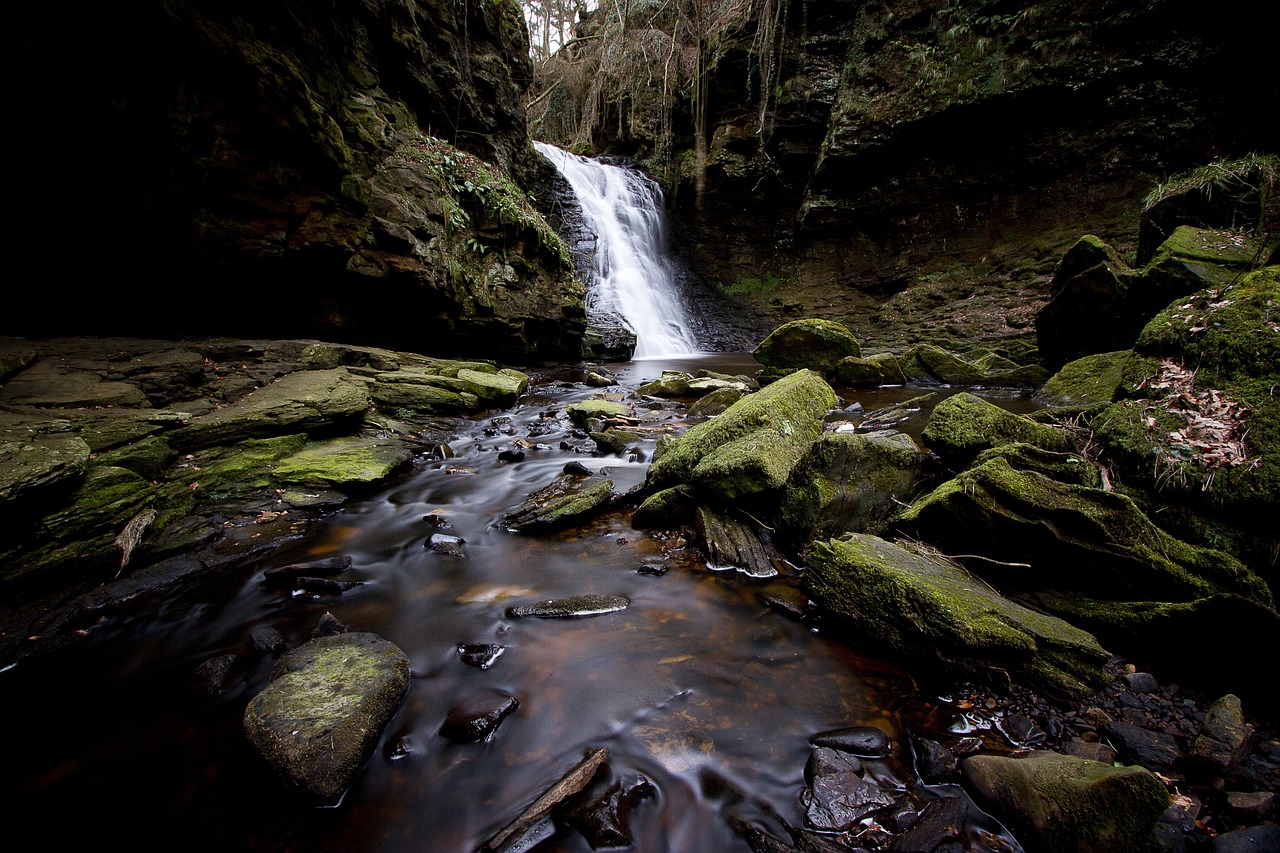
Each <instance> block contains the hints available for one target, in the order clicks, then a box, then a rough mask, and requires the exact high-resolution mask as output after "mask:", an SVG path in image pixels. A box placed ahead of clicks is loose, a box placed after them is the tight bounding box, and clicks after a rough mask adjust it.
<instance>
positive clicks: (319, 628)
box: [311, 613, 351, 640]
mask: <svg viewBox="0 0 1280 853" xmlns="http://www.w3.org/2000/svg"><path fill="white" fill-rule="evenodd" d="M350 630H351V629H350V628H348V627H347V626H346V625H344V624H343V622H342V620H341V619H339V618H338V617H337V616H334V615H333V614H332V613H325V614H324V615H323V616H321V617H320V621H319V622H318V623H317V624H316V627H315V629H314V630H313V631H312V632H311V638H312V639H313V640H314V639H316V638H318V637H334V636H337V635H338V634H346V633H348V632H349V631H350Z"/></svg>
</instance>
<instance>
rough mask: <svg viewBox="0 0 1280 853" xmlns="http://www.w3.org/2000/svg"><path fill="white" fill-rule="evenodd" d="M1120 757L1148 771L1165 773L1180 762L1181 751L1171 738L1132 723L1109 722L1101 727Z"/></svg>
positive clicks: (1175, 741)
mask: <svg viewBox="0 0 1280 853" xmlns="http://www.w3.org/2000/svg"><path fill="white" fill-rule="evenodd" d="M1102 730H1103V731H1104V732H1105V733H1106V735H1107V737H1108V738H1109V739H1110V741H1111V743H1112V745H1114V746H1115V748H1116V750H1117V751H1118V752H1119V753H1120V757H1121V758H1124V759H1126V760H1127V761H1129V762H1131V763H1134V764H1141V765H1142V766H1143V767H1146V768H1147V769H1149V770H1160V771H1167V770H1172V769H1173V766H1174V765H1175V764H1177V763H1178V762H1179V761H1181V760H1182V750H1181V749H1179V748H1178V742H1177V740H1175V739H1174V738H1173V737H1172V736H1170V735H1167V734H1164V733H1163V732H1153V731H1149V730H1148V729H1144V728H1141V727H1140V726H1135V725H1133V724H1132V723H1125V722H1120V721H1116V722H1111V723H1107V724H1106V725H1105V726H1103V727H1102Z"/></svg>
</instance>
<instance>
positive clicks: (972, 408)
mask: <svg viewBox="0 0 1280 853" xmlns="http://www.w3.org/2000/svg"><path fill="white" fill-rule="evenodd" d="M921 437H922V438H923V439H924V443H925V446H927V447H928V448H929V449H930V450H932V451H933V452H934V453H937V454H938V455H939V456H941V457H942V459H943V461H945V462H946V463H947V464H948V465H952V466H955V467H961V466H963V465H965V464H968V463H969V462H970V461H971V460H972V459H973V458H974V457H975V456H977V455H978V454H979V453H981V452H982V451H984V450H988V449H990V448H992V447H995V446H996V445H998V444H1004V443H1006V442H1013V441H1020V442H1024V443H1026V444H1034V445H1036V446H1037V447H1042V448H1044V449H1045V450H1054V451H1063V450H1066V449H1067V437H1066V435H1065V434H1064V433H1063V432H1062V430H1060V429H1057V428H1055V427H1051V426H1048V425H1046V424H1041V423H1036V422H1035V421H1033V420H1031V419H1030V418H1025V417H1023V416H1022V415H1015V414H1013V413H1012V412H1009V411H1007V410H1005V409H1002V408H1000V407H999V406H997V405H996V404H994V403H989V402H987V401H986V400H984V399H982V398H981V397H977V396H974V395H973V394H970V393H968V392H961V393H959V394H955V395H952V396H951V397H948V398H947V399H945V400H943V401H942V402H941V403H939V404H938V405H937V407H936V408H934V410H933V414H932V415H930V416H929V422H928V423H927V424H925V428H924V432H923V433H922V435H921Z"/></svg>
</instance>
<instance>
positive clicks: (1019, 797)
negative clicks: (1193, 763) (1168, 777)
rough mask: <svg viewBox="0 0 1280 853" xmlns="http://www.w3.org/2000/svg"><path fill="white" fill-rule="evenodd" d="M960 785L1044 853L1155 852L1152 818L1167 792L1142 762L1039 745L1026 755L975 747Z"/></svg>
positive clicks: (1158, 847) (1164, 805) (1160, 810)
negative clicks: (1126, 763)
mask: <svg viewBox="0 0 1280 853" xmlns="http://www.w3.org/2000/svg"><path fill="white" fill-rule="evenodd" d="M960 767H961V771H962V773H963V774H964V780H965V787H966V789H967V790H969V791H971V792H973V793H974V794H975V795H976V797H977V799H978V801H979V802H980V803H981V804H982V805H983V806H984V807H985V808H987V809H989V810H990V811H991V813H992V814H994V815H995V816H996V817H998V818H1000V820H1002V821H1003V822H1004V823H1006V824H1007V825H1008V826H1009V827H1010V829H1012V830H1013V831H1014V832H1015V833H1017V835H1018V838H1020V839H1025V841H1024V843H1026V844H1028V846H1031V845H1033V844H1034V845H1035V848H1036V849H1038V850H1044V851H1046V853H1068V851H1070V852H1071V853H1086V851H1087V853H1109V851H1118V850H1125V851H1132V853H1157V852H1158V851H1160V850H1163V849H1164V848H1163V846H1162V845H1160V844H1159V843H1158V842H1157V838H1156V832H1155V827H1156V821H1157V820H1158V819H1159V818H1160V815H1161V814H1163V813H1164V811H1165V809H1167V808H1168V807H1169V793H1168V791H1166V790H1165V786H1164V783H1163V782H1161V781H1160V780H1159V779H1158V778H1157V777H1156V775H1155V774H1154V773H1152V772H1151V771H1149V770H1147V769H1145V768H1143V767H1115V766H1112V765H1110V764H1104V763H1102V762H1100V761H1089V760H1087V759H1084V758H1076V757H1075V756H1071V755H1059V754H1058V753H1056V752H1049V751H1047V750H1037V751H1035V752H1032V753H1030V754H1028V755H1026V756H1025V757H1014V756H1003V755H974V756H970V757H969V758H966V759H965V760H964V762H963V763H962V764H961V766H960Z"/></svg>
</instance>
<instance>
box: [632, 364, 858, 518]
mask: <svg viewBox="0 0 1280 853" xmlns="http://www.w3.org/2000/svg"><path fill="white" fill-rule="evenodd" d="M835 403H836V395H835V392H834V391H832V390H831V386H830V385H828V384H827V383H826V382H825V381H823V379H822V377H820V376H819V375H818V374H816V373H814V372H813V371H810V370H801V371H798V372H796V373H793V374H791V375H789V376H787V377H784V378H783V379H780V380H778V381H777V382H775V383H773V384H772V385H768V386H766V387H765V388H763V389H762V390H760V391H757V392H756V393H754V394H749V395H748V396H746V397H743V398H742V399H741V400H739V401H738V402H737V403H735V404H733V405H732V406H731V407H729V409H728V410H726V411H725V413H724V414H722V415H720V416H719V417H717V418H715V419H713V420H709V421H704V422H703V423H700V424H697V425H696V426H694V427H692V428H690V429H689V431H688V432H686V433H684V434H683V435H681V436H680V437H679V438H677V439H675V440H674V441H673V442H671V444H670V446H669V447H667V449H666V450H664V451H663V453H662V455H661V456H660V457H658V459H657V460H656V461H655V462H654V463H653V464H652V465H651V466H650V467H649V473H648V475H647V477H646V480H645V488H646V490H647V491H650V492H652V491H657V490H660V489H665V488H669V487H671V486H675V485H679V484H682V483H690V484H693V485H695V486H696V487H697V489H698V490H699V491H700V492H701V493H702V494H704V495H707V496H709V497H713V498H715V499H717V500H720V501H723V502H728V501H734V500H739V499H742V498H748V497H752V496H756V495H759V494H761V493H763V492H766V491H770V490H773V489H778V488H781V487H782V486H783V485H784V484H785V483H786V481H787V478H788V477H789V476H790V474H791V469H792V468H794V467H795V465H796V463H797V462H799V461H800V459H801V458H802V457H803V456H804V454H805V453H806V452H807V450H808V448H809V445H810V444H811V443H812V442H813V441H814V440H815V439H817V437H818V436H819V435H820V434H821V432H822V418H823V417H824V416H825V415H826V414H827V412H828V411H830V410H831V407H832V406H834V405H835Z"/></svg>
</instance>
